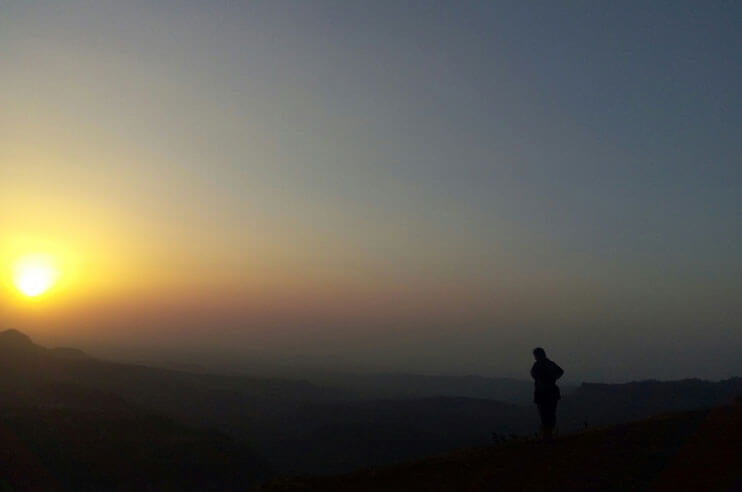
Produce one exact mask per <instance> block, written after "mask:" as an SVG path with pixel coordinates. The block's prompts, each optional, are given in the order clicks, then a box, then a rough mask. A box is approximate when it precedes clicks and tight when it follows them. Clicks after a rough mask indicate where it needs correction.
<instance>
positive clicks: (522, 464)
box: [259, 404, 742, 492]
mask: <svg viewBox="0 0 742 492" xmlns="http://www.w3.org/2000/svg"><path fill="white" fill-rule="evenodd" d="M259 490H260V491H261V492H294V491H296V492H298V491H314V490H316V491H327V492H333V491H338V492H340V491H342V492H353V491H358V492H366V491H385V492H394V491H400V492H402V491H404V492H414V491H426V492H435V491H441V492H442V491H447V492H448V491H450V492H453V491H456V492H459V491H470V492H479V491H508V490H518V491H531V490H533V491H543V490H550V491H551V490H596V491H597V490H600V491H603V490H615V491H624V490H672V491H682V490H689V491H690V490H693V491H742V405H740V404H738V405H735V406H727V407H720V408H716V409H712V410H702V411H694V412H685V413H675V414H668V415H662V416H658V417H654V418H651V419H647V420H643V421H639V422H634V423H630V424H623V425H617V426H614V427H609V428H602V429H593V430H587V431H584V432H580V433H576V434H572V435H568V436H564V437H562V438H559V439H557V440H556V441H554V442H553V443H551V444H543V443H540V442H534V441H521V442H518V441H511V442H508V443H505V444H501V445H499V446H493V447H490V448H476V449H467V450H461V451H459V452H456V453H453V454H449V455H445V456H438V457H433V458H428V459H425V460H422V461H416V462H411V463H405V464H400V465H396V466H389V467H381V468H375V469H368V470H362V471H358V472H354V473H350V474H346V475H339V476H333V477H296V478H284V479H278V480H274V481H272V482H269V483H268V484H265V485H263V486H262V487H261V488H259Z"/></svg>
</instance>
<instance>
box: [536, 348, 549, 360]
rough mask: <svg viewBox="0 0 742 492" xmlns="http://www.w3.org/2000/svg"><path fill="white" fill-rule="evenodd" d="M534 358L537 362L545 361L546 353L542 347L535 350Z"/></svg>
mask: <svg viewBox="0 0 742 492" xmlns="http://www.w3.org/2000/svg"><path fill="white" fill-rule="evenodd" d="M533 357H534V358H535V359H536V360H544V359H545V358H546V351H545V350H544V349H542V348H541V347H536V348H535V349H533Z"/></svg>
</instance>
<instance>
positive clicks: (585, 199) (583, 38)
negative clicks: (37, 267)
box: [0, 0, 742, 381]
mask: <svg viewBox="0 0 742 492" xmlns="http://www.w3.org/2000/svg"><path fill="white" fill-rule="evenodd" d="M741 14H742V5H741V4H739V3H734V2H680V1H678V2H614V3H607V2H558V4H557V2H525V1H515V2H450V3H443V2H386V1H374V2H355V1H337V2H330V1H316V2H298V1H297V2H289V1H277V2H274V1H265V2H232V1H231V2H227V1H215V2H174V1H160V2H140V1H127V2H121V1H115V2H114V1H100V0H95V1H65V2H58V1H52V0H46V1H41V0H40V1H34V2H29V1H21V0H19V1H12V0H11V1H2V2H0V67H2V77H1V78H0V262H1V264H0V268H2V269H3V272H4V273H3V275H4V277H3V278H6V277H7V275H6V271H7V270H8V269H9V268H10V265H11V262H12V259H13V258H14V257H16V256H18V255H21V254H26V253H45V254H52V255H55V256H56V257H57V258H59V261H60V263H61V265H62V266H61V269H62V274H63V275H62V277H60V281H59V285H57V286H56V287H55V288H54V289H52V291H50V292H49V294H48V296H46V298H45V299H42V300H40V301H39V302H34V303H29V302H26V301H25V300H23V299H20V298H18V296H17V295H15V294H14V293H13V289H12V286H11V285H9V284H8V282H7V281H6V282H5V283H3V284H2V287H0V288H2V291H0V327H3V328H16V329H19V330H22V331H24V332H26V333H28V334H29V335H31V336H32V337H33V338H34V340H36V341H38V342H40V343H43V344H46V345H52V346H53V345H65V346H74V347H79V348H83V349H85V350H87V351H89V352H91V353H93V354H101V355H106V356H109V357H118V358H139V359H149V360H152V361H156V360H158V359H160V360H164V358H168V360H171V359H178V360H180V361H191V362H194V363H199V364H207V365H208V364H212V365H214V366H218V365H222V366H224V365H232V366H235V365H239V364H243V365H244V366H245V367H253V368H257V367H262V368H264V369H265V368H268V369H270V370H274V371H283V372H286V371H294V372H296V373H297V374H300V373H301V372H302V371H308V370H311V369H323V370H328V369H329V370H342V371H415V372H425V373H477V374H483V375H496V376H516V377H522V378H525V377H527V372H526V371H527V368H528V367H529V365H530V362H531V360H530V349H531V348H532V347H534V346H537V345H541V346H544V347H546V348H547V351H548V352H549V353H550V354H553V355H554V357H555V359H557V360H559V361H560V364H562V365H563V367H565V369H567V376H568V377H569V379H570V380H572V381H579V380H607V381H624V380H629V379H633V378H659V379H666V378H681V377H707V378H724V377H728V376H732V375H739V374H740V373H742V358H740V357H739V354H740V353H742V335H741V334H740V319H741V315H742V304H741V303H740V298H742V280H740V278H742V255H741V254H740V251H742V217H741V213H740V212H742V206H741V205H740V198H739V197H740V196H742V165H741V164H740V156H741V155H742V144H741V143H740V142H742V139H740V130H741V129H742V107H741V105H740V95H739V87H742V52H741V51H740V46H741V45H742V39H741V37H742V36H741V35H740V30H739V25H740V21H742V15H741Z"/></svg>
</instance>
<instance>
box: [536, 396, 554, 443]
mask: <svg viewBox="0 0 742 492" xmlns="http://www.w3.org/2000/svg"><path fill="white" fill-rule="evenodd" d="M538 413H539V416H540V417H541V432H542V435H543V438H544V441H549V440H551V435H552V432H553V431H554V425H556V402H551V401H547V402H543V403H539V404H538Z"/></svg>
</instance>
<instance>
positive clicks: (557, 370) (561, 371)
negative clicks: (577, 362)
mask: <svg viewBox="0 0 742 492" xmlns="http://www.w3.org/2000/svg"><path fill="white" fill-rule="evenodd" d="M552 364H554V368H553V369H554V380H555V381H556V380H557V379H559V378H560V377H562V376H563V375H564V369H562V368H561V367H559V366H558V365H557V363H556V362H552Z"/></svg>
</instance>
